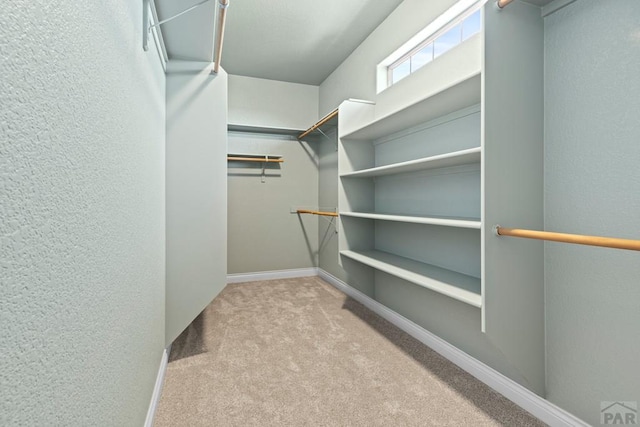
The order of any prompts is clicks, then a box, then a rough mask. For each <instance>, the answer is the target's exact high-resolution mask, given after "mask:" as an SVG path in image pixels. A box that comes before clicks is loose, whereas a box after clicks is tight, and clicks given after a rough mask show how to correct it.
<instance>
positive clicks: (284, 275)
mask: <svg viewBox="0 0 640 427" xmlns="http://www.w3.org/2000/svg"><path fill="white" fill-rule="evenodd" d="M317 275H318V268H316V267H310V268H296V269H292V270H274V271H258V272H255V273H238V274H229V275H227V283H242V282H256V281H259V280H276V279H291V278H294V277H311V276H317Z"/></svg>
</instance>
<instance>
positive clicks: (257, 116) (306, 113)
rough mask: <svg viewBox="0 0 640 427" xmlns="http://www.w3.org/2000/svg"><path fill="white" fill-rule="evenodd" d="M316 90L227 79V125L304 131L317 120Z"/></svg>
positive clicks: (256, 81) (261, 80) (264, 80)
mask: <svg viewBox="0 0 640 427" xmlns="http://www.w3.org/2000/svg"><path fill="white" fill-rule="evenodd" d="M319 90H320V88H319V87H318V86H311V85H303V84H298V83H288V82H279V81H275V80H266V79H256V78H253V77H244V76H234V75H230V76H229V124H231V125H242V126H254V127H264V128H276V129H307V128H308V127H309V126H311V125H312V124H313V123H315V121H316V120H317V119H318V94H319Z"/></svg>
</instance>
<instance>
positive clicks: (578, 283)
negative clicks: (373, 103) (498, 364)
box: [545, 0, 640, 425]
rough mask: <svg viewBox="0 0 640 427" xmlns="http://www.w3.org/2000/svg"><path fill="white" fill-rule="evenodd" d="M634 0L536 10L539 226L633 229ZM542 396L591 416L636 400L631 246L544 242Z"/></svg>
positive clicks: (604, 231) (625, 233)
mask: <svg viewBox="0 0 640 427" xmlns="http://www.w3.org/2000/svg"><path fill="white" fill-rule="evenodd" d="M639 18H640V2H638V1H637V0H616V1H607V2H603V1H599V0H580V1H578V2H576V3H573V4H571V5H569V6H568V7H566V8H564V9H562V10H560V11H559V12H557V13H555V14H553V15H551V16H549V17H548V18H546V20H545V33H546V34H545V65H546V71H545V85H546V87H545V104H546V105H545V121H546V131H545V227H546V228H547V229H548V230H553V231H563V232H568V233H581V234H594V235H603V236H616V237H626V238H636V239H637V238H638V237H639V236H640V234H639V232H638V230H640V178H639V176H640V175H639V174H638V159H640V143H639V142H640V122H639V121H638V112H640V77H639V75H638V70H640V54H639V52H640V19H639ZM545 266H546V274H545V284H546V316H547V319H546V320H547V389H548V398H549V399H550V400H551V401H552V402H554V403H556V404H558V405H560V406H562V407H563V408H566V409H568V410H569V411H571V412H573V413H575V414H576V415H578V416H580V417H581V418H583V419H584V420H586V421H587V422H589V423H592V424H594V425H598V424H599V423H600V418H599V416H600V402H601V401H613V400H625V401H638V402H640V381H639V380H638V373H637V366H638V361H639V360H640V340H639V339H638V337H639V335H640V332H639V331H638V326H639V325H640V287H639V286H638V284H639V278H640V254H639V253H636V252H630V251H621V250H614V249H604V248H592V247H586V246H585V247H581V246H575V245H566V244H557V243H547V244H546V247H545Z"/></svg>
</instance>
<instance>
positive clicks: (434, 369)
mask: <svg viewBox="0 0 640 427" xmlns="http://www.w3.org/2000/svg"><path fill="white" fill-rule="evenodd" d="M342 308H343V309H344V310H348V311H350V312H351V313H353V314H354V315H356V316H357V317H359V318H360V319H361V320H362V321H364V322H365V323H366V324H367V325H369V326H370V327H371V328H372V329H374V330H375V331H376V332H378V333H379V334H380V335H382V336H383V337H385V338H386V339H387V340H389V341H390V342H391V343H392V344H394V345H395V346H396V347H397V348H399V349H400V350H402V351H403V352H404V353H405V354H407V355H408V356H409V357H411V358H412V359H413V360H415V361H416V362H418V363H419V364H420V365H421V366H422V367H423V368H424V369H425V370H427V371H429V373H431V374H433V375H434V376H436V377H438V378H439V379H440V380H441V381H442V382H444V383H445V384H446V385H447V386H448V387H449V388H451V389H453V390H455V391H456V392H457V393H458V394H459V395H461V396H464V398H465V399H466V400H467V401H469V402H471V403H472V404H473V405H474V406H475V407H477V408H478V409H479V410H480V411H482V412H484V413H485V414H486V415H487V416H489V417H491V418H492V419H494V420H496V422H498V423H499V424H500V425H522V426H525V425H526V426H544V425H545V424H544V423H543V422H541V421H539V420H537V419H535V418H533V417H530V416H529V415H528V414H527V413H526V412H524V410H522V409H521V408H519V407H518V406H517V405H516V404H515V403H513V402H511V401H510V400H508V399H507V398H505V397H504V396H502V395H500V394H498V393H497V392H496V391H494V390H493V389H491V388H490V387H489V386H487V385H486V384H484V383H482V382H480V381H479V380H477V379H476V378H475V377H473V376H472V375H471V374H469V373H467V372H466V371H464V370H462V369H461V368H459V367H458V366H456V365H454V364H453V363H451V362H450V361H448V360H447V359H445V358H444V357H442V356H440V355H439V354H438V353H436V352H435V351H433V350H431V349H430V348H429V347H427V346H425V345H424V344H422V343H421V342H420V341H418V340H416V339H415V338H413V337H412V336H410V335H409V334H407V333H406V332H404V331H402V330H401V329H399V328H398V327H396V326H395V325H393V324H391V323H390V322H388V321H387V320H385V319H383V318H382V317H380V316H378V315H377V314H375V313H374V312H372V311H371V310H369V309H368V308H366V307H365V306H363V305H362V304H360V303H359V302H357V301H356V300H354V299H352V298H350V297H347V298H346V299H345V302H344V304H343V306H342ZM515 414H519V415H515ZM516 418H520V419H516Z"/></svg>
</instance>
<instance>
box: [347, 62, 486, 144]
mask: <svg viewBox="0 0 640 427" xmlns="http://www.w3.org/2000/svg"><path fill="white" fill-rule="evenodd" d="M480 83H481V78H480V72H479V70H478V73H477V74H474V75H473V76H471V77H469V78H467V79H465V80H462V81H460V82H458V83H456V84H454V85H451V86H449V87H447V88H445V89H443V90H441V91H440V92H438V93H436V94H434V95H430V96H429V97H428V98H425V99H423V100H421V101H418V102H416V103H415V104H413V105H411V106H409V107H407V108H404V109H402V110H400V111H397V112H394V113H391V114H389V115H387V116H384V117H380V118H378V119H376V120H374V121H372V122H371V123H368V124H366V125H364V126H362V127H360V128H359V129H357V130H355V131H353V132H350V133H348V134H346V135H342V138H344V139H357V140H372V139H377V138H382V137H384V136H387V135H391V134H393V133H396V132H398V131H401V130H404V129H408V128H411V127H414V126H416V125H419V124H421V123H426V122H428V121H430V120H433V119H436V118H438V117H442V116H444V115H446V114H449V113H453V112H454V111H458V110H461V109H463V108H465V107H469V106H471V105H475V104H479V103H480V99H481V91H480Z"/></svg>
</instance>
